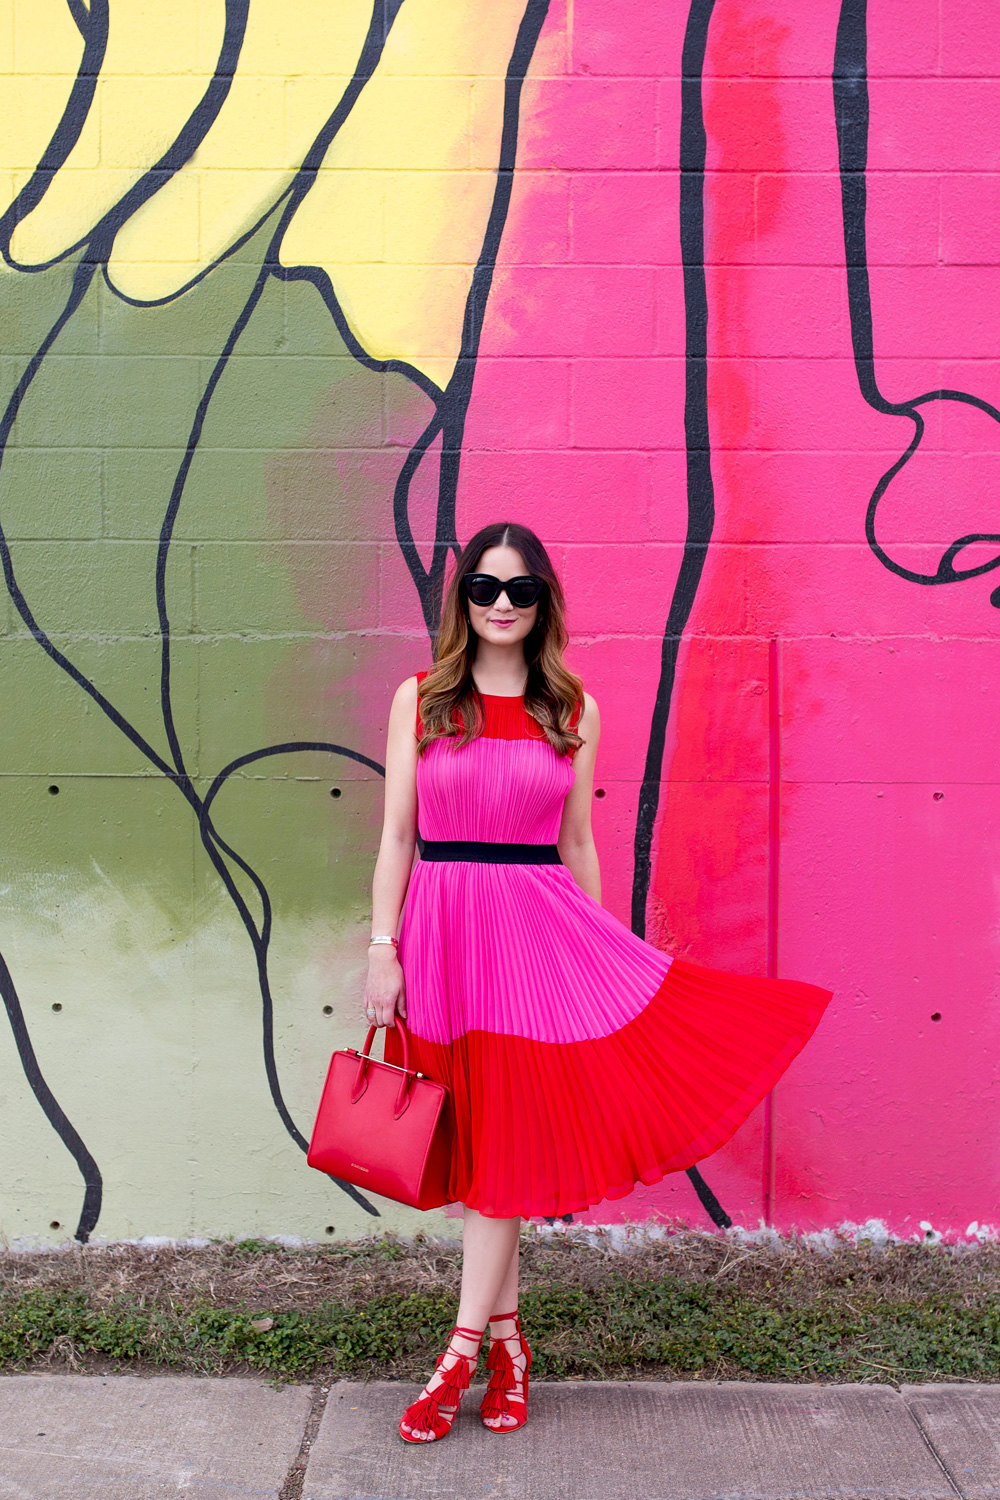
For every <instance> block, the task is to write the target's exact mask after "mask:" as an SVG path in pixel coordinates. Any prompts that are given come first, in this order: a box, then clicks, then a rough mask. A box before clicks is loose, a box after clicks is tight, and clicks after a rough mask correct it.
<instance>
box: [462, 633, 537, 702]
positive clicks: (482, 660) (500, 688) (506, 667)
mask: <svg viewBox="0 0 1000 1500" xmlns="http://www.w3.org/2000/svg"><path fill="white" fill-rule="evenodd" d="M472 676H473V680H474V682H475V684H476V687H477V688H478V689H479V691H480V692H481V693H487V694H489V695H491V696H495V697H498V698H519V697H520V696H521V695H522V693H523V692H524V689H525V686H526V684H527V680H528V665H527V662H526V661H525V659H524V649H523V647H522V645H521V643H520V641H517V642H515V643H512V644H511V645H510V646H496V645H494V644H493V642H492V641H483V640H481V641H480V642H479V645H478V647H477V648H476V657H475V661H474V662H473V664H472Z"/></svg>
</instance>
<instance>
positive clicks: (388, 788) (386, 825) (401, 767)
mask: <svg viewBox="0 0 1000 1500" xmlns="http://www.w3.org/2000/svg"><path fill="white" fill-rule="evenodd" d="M416 717H417V679H416V678H415V677H408V678H407V679H406V681H405V682H404V683H403V684H402V685H401V686H400V687H399V688H397V690H396V694H395V697H394V698H393V700H392V708H391V709H390V711H389V733H388V736H387V743H386V752H385V814H384V817H383V820H382V839H381V842H380V843H379V851H378V859H377V860H376V861H375V874H374V876H373V877H372V935H373V936H374V935H376V934H377V935H379V936H385V937H395V936H396V928H397V927H398V925H399V914H400V912H401V911H402V909H403V901H404V899H405V897H406V890H407V887H408V885H409V883H410V871H411V870H412V868H413V855H414V851H415V850H416V847H417V738H416V733H415V725H416ZM364 1003H365V1008H366V1010H368V1009H371V1010H374V1012H375V1024H376V1025H377V1026H391V1025H392V1024H393V1016H394V1015H395V1013H396V1011H397V1010H398V1011H399V1014H400V1015H401V1016H402V1017H403V1019H404V1020H405V1018H406V994H405V988H404V983H403V970H402V967H401V965H400V963H399V960H398V958H397V957H396V950H395V948H393V947H391V946H390V944H388V943H386V944H380V945H379V946H378V947H375V948H370V949H369V950H368V978H367V980H366V983H365V1001H364ZM369 1019H370V1018H369Z"/></svg>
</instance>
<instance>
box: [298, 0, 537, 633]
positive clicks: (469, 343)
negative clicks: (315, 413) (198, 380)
mask: <svg viewBox="0 0 1000 1500" xmlns="http://www.w3.org/2000/svg"><path fill="white" fill-rule="evenodd" d="M549 3H550V0H527V4H526V5H525V9H524V12H523V15H522V17H521V22H520V25H519V26H518V31H517V36H516V37H515V39H514V46H513V47H512V49H511V56H510V62H509V63H508V66H507V72H506V75H505V78H504V107H503V119H502V124H501V131H500V152H499V159H498V164H497V182H496V188H495V189H494V193H493V203H492V205H491V208H490V216H489V219H488V220H487V224H486V229H485V232H484V235H483V248H482V250H481V252H480V254H479V258H478V260H477V262H476V267H475V270H474V271H473V273H472V284H471V286H470V288H469V295H468V297H467V298H466V304H465V315H464V318H463V322H462V341H461V345H460V348H459V355H458V359H457V360H456V362H455V370H454V373H453V374H452V376H451V379H450V380H449V382H448V384H447V386H446V387H445V388H444V390H442V389H441V387H440V386H439V385H437V384H436V383H435V382H434V381H433V380H431V379H430V378H429V376H427V375H425V374H424V373H423V371H422V370H418V369H416V367H415V366H413V365H411V364H409V363H408V362H407V361H406V360H400V359H387V360H380V359H375V358H373V357H372V356H371V355H370V354H368V353H367V352H366V351H365V349H364V348H363V346H362V345H361V344H360V343H359V342H358V340H357V338H356V337H355V335H354V334H353V332H352V331H351V328H350V325H349V323H348V321H347V318H346V317H345V315H344V312H343V309H342V308H341V306H340V302H339V300H338V298H337V294H336V292H335V290H334V287H333V283H332V281H331V280H330V277H329V276H328V275H327V273H326V272H325V271H324V270H323V269H322V268H321V267H319V266H293V267H283V266H280V265H279V266H277V268H276V269H275V271H274V274H275V275H276V276H279V277H280V278H281V279H282V280H284V281H309V282H311V283H312V284H313V286H315V288H316V290H317V291H318V292H319V294H320V296H321V297H322V298H323V301H324V302H325V303H326V306H327V308H328V310H329V312H330V315H331V317H332V318H333V321H334V323H335V324H336V327H337V332H338V333H339V334H340V336H341V338H342V339H343V341H344V343H345V344H346V346H347V348H348V350H349V352H350V353H351V354H352V355H353V357H354V358H355V359H356V360H357V361H358V363H359V364H361V365H364V367H365V368H366V369H369V370H375V371H378V372H395V373H398V374H401V375H405V376H406V378H407V379H408V380H410V381H412V382H413V384H414V385H416V386H418V387H419V388H420V390H422V391H423V392H424V394H425V395H426V396H428V397H429V398H430V400H431V401H433V402H434V405H435V408H436V410H435V412H434V415H433V416H432V417H431V419H430V421H429V422H428V424H427V426H426V427H425V428H424V430H423V432H422V433H421V434H420V436H419V437H418V438H417V440H416V442H415V443H414V444H413V446H412V447H411V448H410V451H409V453H408V454H407V457H406V460H405V461H404V463H403V467H402V469H401V470H400V473H399V476H398V478H397V480H396V487H395V492H394V495H393V522H394V526H395V531H396V541H397V543H398V544H399V549H400V551H401V553H402V555H403V559H404V561H405V563H406V566H407V569H408V571H409V574H410V578H411V579H412V581H413V586H414V588H415V589H416V591H417V597H418V598H419V600H420V607H421V611H422V613H423V617H424V624H425V626H426V628H427V632H428V635H429V636H430V639H431V644H432V645H433V642H434V639H435V637H436V635H437V631H438V625H439V620H440V610H441V591H442V587H443V583H444V575H445V569H446V566H447V561H448V554H449V552H451V553H454V555H455V557H456V558H457V557H458V555H459V553H460V551H461V548H460V546H459V542H458V537H457V534H456V530H455V506H456V499H457V494H458V477H459V464H460V459H461V443H462V438H463V435H464V431H465V419H466V415H467V413H468V408H469V402H470V401H471V399H472V386H473V380H474V378H475V368H476V361H477V358H478V353H479V343H480V339H481V337H482V330H483V321H484V319H485V316H486V305H487V302H488V299H489V294H490V290H491V287H492V284H493V275H494V272H495V270H496V261H497V255H498V253H499V250H500V242H501V240H502V238H503V231H504V228H505V226H506V222H507V214H508V211H509V209H510V197H511V191H512V188H513V181H514V169H515V166H516V161H517V138H518V127H519V124H520V103H521V92H522V89H523V87H524V80H525V78H526V77H527V73H528V68H529V66H530V64H531V59H532V57H533V56H534V52H535V47H536V46H537V44H538V38H539V35H540V34H541V30H542V26H543V25H544V23H545V18H546V16H547V15H548V11H549ZM318 165H319V163H318V162H317V163H316V166H317V167H318ZM310 185H311V184H310ZM289 217H290V216H289ZM439 433H441V434H442V445H441V462H440V468H439V474H438V505H437V514H436V517H435V535H434V547H433V552H432V559H431V565H430V567H429V568H425V567H424V565H423V563H422V562H421V560H420V554H419V552H418V550H417V547H416V543H415V542H414V540H413V531H412V528H411V527H410V522H409V492H410V485H411V483H412V481H413V477H414V475H415V474H416V472H417V469H418V468H419V466H420V463H421V461H422V460H423V458H424V456H425V455H426V453H427V451H428V449H429V448H430V446H431V444H432V443H433V442H434V440H435V438H436V437H437V436H438V434H439Z"/></svg>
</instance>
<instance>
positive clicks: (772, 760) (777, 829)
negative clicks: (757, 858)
mask: <svg viewBox="0 0 1000 1500" xmlns="http://www.w3.org/2000/svg"><path fill="white" fill-rule="evenodd" d="M767 729H768V736H767V737H768V778H767V977H768V979H777V977H778V959H779V930H780V929H779V922H780V898H781V647H780V644H779V642H778V641H777V640H776V639H774V638H772V639H771V641H770V643H769V645H768V652H767ZM774 1114H775V1090H774V1089H772V1090H771V1092H770V1093H769V1094H768V1096H767V1098H766V1099H765V1101H764V1173H763V1177H764V1182H763V1193H762V1197H763V1200H764V1223H765V1224H770V1223H772V1222H773V1218H774V1175H775V1165H776V1161H777V1132H776V1130H775V1118H774Z"/></svg>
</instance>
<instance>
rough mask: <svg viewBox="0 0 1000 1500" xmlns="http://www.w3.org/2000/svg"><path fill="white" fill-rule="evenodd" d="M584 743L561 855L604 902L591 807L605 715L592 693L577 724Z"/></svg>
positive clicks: (575, 876) (586, 887) (569, 800)
mask: <svg viewBox="0 0 1000 1500" xmlns="http://www.w3.org/2000/svg"><path fill="white" fill-rule="evenodd" d="M577 733H578V734H580V735H582V737H583V741H584V743H583V744H582V745H581V746H580V748H579V750H578V751H577V752H576V755H575V756H574V757H573V769H574V771H575V772H576V780H575V781H574V783H573V786H572V788H571V789H570V793H569V796H568V797H567V798H566V801H565V803H564V804H563V815H562V823H561V825H560V828H559V858H560V859H561V860H562V862H563V864H564V865H565V866H566V868H567V869H568V870H569V872H570V874H571V875H572V877H573V879H574V880H575V881H576V883H577V885H578V886H579V887H580V888H581V890H584V891H586V892H587V895H588V896H593V898H594V900H595V901H597V902H598V903H600V899H601V867H600V865H599V863H598V859H597V850H596V848H595V847H594V833H593V829H592V827H591V822H590V811H591V807H592V805H593V796H594V765H595V762H596V760H597V744H598V741H599V739H600V737H601V716H600V714H599V712H598V709H597V704H596V703H595V702H594V700H593V698H592V697H591V696H590V694H589V693H584V695H583V713H582V714H581V715H580V722H579V724H578V726H577Z"/></svg>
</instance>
